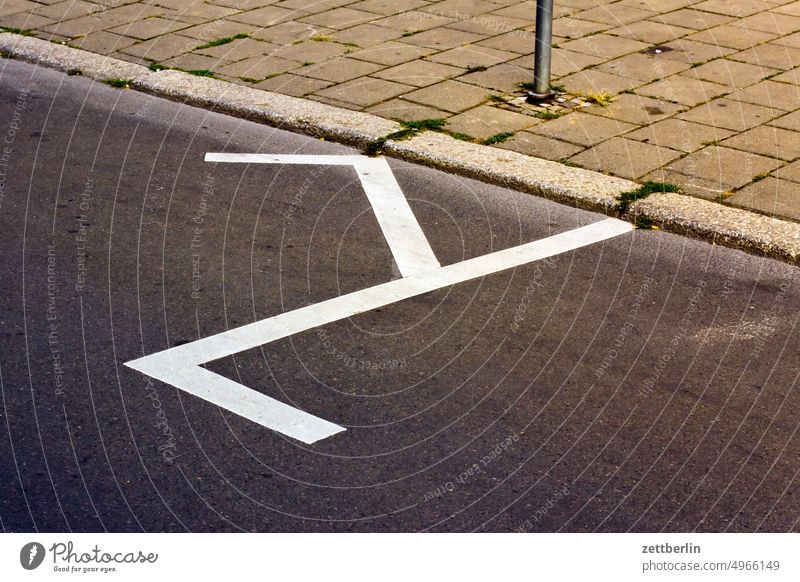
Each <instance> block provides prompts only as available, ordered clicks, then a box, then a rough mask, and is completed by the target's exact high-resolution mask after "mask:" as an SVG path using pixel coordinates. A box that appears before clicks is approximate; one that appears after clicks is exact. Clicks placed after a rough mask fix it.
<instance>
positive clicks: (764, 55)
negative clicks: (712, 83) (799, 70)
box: [727, 43, 800, 71]
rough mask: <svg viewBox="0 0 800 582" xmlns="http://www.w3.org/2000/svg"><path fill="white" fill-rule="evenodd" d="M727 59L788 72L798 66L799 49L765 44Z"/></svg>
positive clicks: (799, 62) (799, 63) (799, 59)
mask: <svg viewBox="0 0 800 582" xmlns="http://www.w3.org/2000/svg"><path fill="white" fill-rule="evenodd" d="M727 58H728V59H732V60H735V61H742V62H744V63H751V64H754V65H761V66H764V67H771V68H773V69H779V70H781V71H788V70H790V69H793V68H795V67H797V66H800V48H795V47H790V46H784V45H780V44H774V43H767V44H762V45H759V46H755V47H752V48H748V49H745V50H743V51H741V52H738V53H736V54H733V55H730V56H729V57H727Z"/></svg>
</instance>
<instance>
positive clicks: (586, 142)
mask: <svg viewBox="0 0 800 582" xmlns="http://www.w3.org/2000/svg"><path fill="white" fill-rule="evenodd" d="M637 127H638V126H636V125H633V124H632V123H625V122H624V121H617V120H615V119H607V118H605V117H597V116H594V115H589V114H586V113H570V114H569V115H564V116H563V117H560V118H558V119H555V120H553V121H548V122H546V123H542V124H540V125H537V126H536V127H534V128H533V129H532V130H531V131H532V132H533V133H535V134H537V135H543V136H546V137H550V138H553V139H559V140H562V141H566V142H569V143H573V144H576V145H581V146H584V147H591V146H593V145H594V144H596V143H600V142H602V141H604V140H606V139H608V138H611V137H614V136H616V135H619V134H622V133H626V132H628V131H631V130H633V129H636V128H637Z"/></svg>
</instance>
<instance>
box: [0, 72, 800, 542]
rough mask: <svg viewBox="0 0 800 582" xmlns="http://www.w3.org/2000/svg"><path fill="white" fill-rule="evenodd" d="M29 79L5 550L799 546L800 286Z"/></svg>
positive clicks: (328, 148) (20, 131) (8, 299)
mask: <svg viewBox="0 0 800 582" xmlns="http://www.w3.org/2000/svg"><path fill="white" fill-rule="evenodd" d="M0 64H1V65H2V69H0V71H2V72H0V100H1V101H2V117H0V119H2V121H1V122H0V139H2V140H3V141H4V143H3V144H2V147H3V148H4V149H3V150H2V155H0V164H2V165H0V172H2V176H0V177H2V192H0V194H2V198H0V204H1V206H0V210H1V212H0V217H2V228H0V259H1V260H2V262H0V268H2V293H1V294H0V302H1V303H0V305H1V306H2V307H1V308H0V334H2V344H1V345H2V352H1V353H0V383H1V387H2V406H1V407H0V413H1V414H2V419H0V427H2V429H0V477H1V479H0V487H2V490H1V491H0V519H1V520H2V528H3V530H5V531H76V532H77V531H238V530H244V531H298V532H306V531H336V532H340V531H381V532H383V531H422V530H425V531H436V532H443V531H547V532H553V531H580V532H591V531H604V532H606V531H644V532H656V531H677V532H687V531H712V532H719V531H779V532H786V531H798V530H800V522H799V521H798V520H799V519H800V495H798V494H797V489H798V484H800V480H798V471H800V456H799V453H798V451H800V434H798V426H800V387H799V386H798V373H799V372H800V369H799V368H800V356H798V348H800V334H799V333H798V331H797V329H796V326H797V322H798V311H799V310H798V306H800V295H799V292H800V289H798V287H800V286H799V285H798V273H799V271H798V269H796V268H794V267H790V266H788V265H785V264H782V263H779V262H775V261H772V260H767V259H762V258H759V257H755V256H751V255H748V254H745V253H741V252H738V251H734V250H730V249H727V248H723V247H720V246H714V245H710V244H706V243H704V242H699V241H695V240H690V239H688V238H683V237H679V236H674V235H670V234H666V233H663V232H658V231H633V230H629V229H628V228H627V227H625V226H624V225H622V228H619V226H620V223H618V222H616V221H613V220H612V221H606V222H603V221H605V220H606V218H607V217H605V216H601V215H598V214H593V213H589V212H585V211H581V210H577V209H574V208H570V207H566V206H562V205H558V204H554V203H551V202H548V201H545V200H542V199H538V198H535V197H532V196H528V195H524V194H520V193H516V192H512V191H510V190H505V189H502V188H498V187H493V186H489V185H485V184H482V183H479V182H475V181H472V180H468V179H464V178H461V177H454V176H451V175H448V174H446V173H442V172H439V171H435V170H432V169H428V168H424V167H420V166H415V165H411V164H407V163H403V162H398V161H395V160H389V161H388V163H389V166H390V167H391V169H392V172H389V173H388V174H387V173H386V172H384V173H383V175H382V177H381V178H380V179H378V178H375V174H374V173H373V174H371V178H370V173H369V172H366V175H367V176H366V178H365V177H364V176H361V177H360V176H359V175H358V174H357V172H356V167H355V166H354V165H335V161H331V160H332V158H308V159H306V160H305V163H291V164H284V163H244V162H242V161H235V159H228V160H225V161H205V156H206V154H207V153H209V152H211V153H224V152H227V153H261V154H279V155H308V156H317V155H319V156H341V155H350V156H354V155H358V152H357V151H354V150H352V149H349V148H346V147H343V146H339V145H335V144H330V143H327V142H324V141H321V140H317V139H313V138H309V137H305V136H299V135H295V134H291V133H287V132H284V131H281V130H279V129H274V128H268V127H263V126H260V125H256V124H252V123H249V122H246V121H242V120H238V119H232V118H229V117H226V116H223V115H219V114H214V113H209V112H207V111H203V110H198V109H194V108H191V107H187V106H182V105H180V104H176V103H172V102H168V101H164V100H162V99H158V98H155V97H152V96H148V95H143V94H140V93H137V92H135V91H131V90H127V89H116V88H112V87H108V86H106V85H103V84H99V83H95V82H92V81H90V80H87V79H85V78H81V77H79V76H66V75H62V74H60V73H57V72H53V71H49V70H46V69H42V68H37V67H34V66H32V65H29V64H23V63H19V62H14V61H9V60H3V61H2V63H0ZM315 159H316V160H321V161H322V162H324V163H317V162H315ZM352 159H354V160H358V159H357V158H352ZM282 160H283V161H287V160H289V159H288V158H282ZM325 160H327V162H326V161H325ZM251 161H252V160H251ZM260 161H262V162H263V161H265V158H264V159H261V160H260ZM289 161H290V160H289ZM294 161H298V159H296V158H295V159H294ZM299 161H303V160H299ZM359 163H360V162H359ZM371 163H373V166H369V167H372V168H377V167H378V166H377V165H374V164H382V163H383V162H381V161H377V162H374V161H373V162H371ZM365 167H366V166H365ZM392 175H393V176H394V179H396V181H397V184H399V187H400V189H402V192H403V193H405V197H406V199H407V201H408V202H407V206H403V205H404V204H405V202H403V201H402V196H400V198H399V199H398V192H399V190H398V189H397V187H396V186H393V179H392V178H391V176H392ZM387 176H388V177H387ZM364 180H366V181H367V182H370V180H373V181H374V182H376V183H379V184H378V186H377V190H375V189H373V190H374V191H373V198H370V197H369V196H368V195H367V192H366V189H368V188H371V187H372V186H374V185H375V184H373V183H372V182H370V184H368V185H367V186H364V185H363V181H364ZM375 192H377V194H376V193H375ZM391 196H394V198H393V199H392V200H393V202H387V200H389V198H391ZM409 208H410V210H411V211H413V214H412V213H411V212H408V209H409ZM598 224H600V226H599V227H598V226H597V225H598ZM588 225H595V226H589V227H588V230H587V229H586V228H584V227H587V226H588ZM606 226H607V227H608V228H610V229H612V230H613V229H615V228H617V229H618V230H619V232H615V233H611V234H608V236H605V235H604V236H601V237H599V238H598V239H597V240H595V241H594V242H591V241H589V242H587V240H585V238H586V233H587V232H588V233H591V232H595V231H596V229H598V228H599V229H601V230H602V229H604V228H606ZM579 229H582V230H579ZM592 229H595V230H592ZM575 233H578V234H575ZM549 237H554V238H549ZM576 237H577V239H576ZM589 238H591V237H589ZM542 239H548V240H547V241H545V242H543V243H542V242H539V243H534V244H533V245H529V244H528V243H532V242H534V241H541V240H542ZM390 240H392V242H391V243H390V242H389V241H390ZM574 240H579V243H578V244H574V245H573V246H572V247H569V244H566V243H565V241H567V242H569V241H573V242H574ZM428 245H429V246H428ZM520 245H523V246H521V247H520V248H521V249H522V250H520V251H519V252H517V251H509V252H506V253H502V252H501V251H503V250H505V249H512V248H514V247H519V246H520ZM525 245H527V246H525ZM548 245H549V246H548ZM543 249H544V250H543ZM547 249H549V250H547ZM489 253H498V254H494V255H492V256H491V257H488V258H485V259H478V258H479V257H482V256H484V255H487V254H489ZM520 257H521V258H520ZM464 261H466V262H464ZM509 261H511V263H514V264H511V263H509ZM515 261H516V262H515ZM509 264H511V267H510V268H509ZM372 288H374V289H372ZM365 290H367V291H365ZM337 298H339V299H337ZM322 302H326V303H324V304H323V305H322V306H317V307H314V306H316V305H318V304H320V303H322ZM281 314H286V315H281ZM278 316H280V317H278ZM254 322H261V323H260V324H256V325H255V326H249V327H247V328H243V327H242V326H245V325H247V324H252V323H254ZM265 322H266V323H265ZM234 330H237V331H234ZM276 330H277V331H276ZM223 332H225V333H223ZM270 334H273V335H271V336H270ZM204 338H212V339H211V340H205V341H204V342H198V343H196V344H195V343H194V342H196V341H197V340H201V339H204ZM220 346H222V348H220ZM175 347H178V348H180V349H178V350H174V351H171V352H168V353H167V356H163V355H162V356H155V357H154V358H147V357H148V356H152V355H154V354H159V353H160V352H162V351H163V350H166V349H168V348H175ZM218 348H219V349H218ZM223 348H224V349H223ZM226 350H227V351H226ZM200 352H202V353H200ZM198 353H200V355H199V356H198V355H197V354H198ZM193 354H194V355H193ZM193 357H194V360H193V359H192V358H193ZM142 358H145V360H142ZM159 358H160V359H159ZM132 361H139V362H142V361H146V362H150V363H152V362H154V361H155V362H156V364H157V365H154V366H153V367H152V369H153V370H156V371H154V372H153V373H152V376H154V378H151V377H150V376H148V375H145V374H143V373H142V372H141V371H140V370H139V369H136V367H135V366H133V367H132V366H129V365H126V364H128V363H131V362H132ZM150 369H151V368H148V370H150ZM158 378H167V380H169V381H162V380H159V379H158ZM204 390H205V391H206V392H205V393H204V394H205V397H200V396H198V394H200V393H202V392H203V391H204ZM248 394H250V395H251V396H252V398H251V397H249V396H247V395H248ZM201 395H202V394H201ZM209 400H210V401H209ZM212 402H216V403H212ZM243 411H244V414H243ZM247 411H250V413H249V414H250V417H247V416H248V413H247ZM276 411H277V412H276ZM298 415H299V416H298ZM298 417H299V418H300V420H297V418H298ZM254 419H255V420H254ZM315 423H316V424H315ZM309 427H310V428H309ZM319 427H322V428H321V429H320V430H317V428H319ZM325 427H328V428H330V427H333V429H332V430H330V431H327V432H326V430H325ZM293 430H297V431H298V432H297V433H296V434H294V433H293V434H290V433H291V431H293ZM303 431H306V432H303ZM315 431H317V432H315ZM298 435H300V436H298ZM303 435H305V436H303ZM309 435H311V436H309Z"/></svg>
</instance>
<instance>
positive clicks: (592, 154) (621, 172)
mask: <svg viewBox="0 0 800 582" xmlns="http://www.w3.org/2000/svg"><path fill="white" fill-rule="evenodd" d="M679 155H680V153H679V152H676V151H674V150H670V149H667V148H663V147H658V146H655V145H650V144H647V143H643V142H640V141H634V140H632V139H625V138H624V137H614V138H611V139H610V140H608V141H605V142H603V143H601V144H600V145H597V146H594V147H593V148H589V149H588V150H586V151H583V152H581V153H579V154H577V155H575V156H572V157H571V158H570V161H572V162H575V163H577V164H579V165H580V166H581V167H584V168H587V169H591V170H598V171H605V172H607V173H612V174H613V175H615V176H620V177H622V178H628V179H630V180H636V179H637V178H640V177H641V176H644V175H645V174H647V173H649V172H651V171H652V170H654V169H655V168H660V167H661V166H663V165H664V164H666V163H668V162H670V161H671V160H674V159H675V158H677V157H678V156H679Z"/></svg>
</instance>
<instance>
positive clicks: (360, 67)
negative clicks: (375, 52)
mask: <svg viewBox="0 0 800 582" xmlns="http://www.w3.org/2000/svg"><path fill="white" fill-rule="evenodd" d="M380 69H381V65H378V64H375V63H368V62H366V61H359V60H356V59H348V58H346V57H340V58H336V59H332V60H330V61H325V62H324V63H322V64H319V65H311V66H307V67H303V69H302V70H298V71H297V73H298V74H301V75H303V76H306V77H312V78H314V79H320V80H322V81H331V82H332V83H344V82H345V81H349V80H351V79H355V78H357V77H363V76H365V75H368V74H370V73H374V72H375V71H379V70H380Z"/></svg>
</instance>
